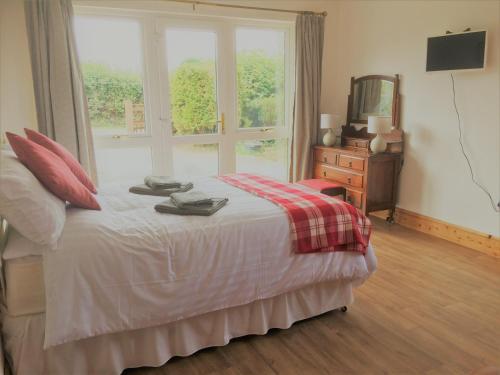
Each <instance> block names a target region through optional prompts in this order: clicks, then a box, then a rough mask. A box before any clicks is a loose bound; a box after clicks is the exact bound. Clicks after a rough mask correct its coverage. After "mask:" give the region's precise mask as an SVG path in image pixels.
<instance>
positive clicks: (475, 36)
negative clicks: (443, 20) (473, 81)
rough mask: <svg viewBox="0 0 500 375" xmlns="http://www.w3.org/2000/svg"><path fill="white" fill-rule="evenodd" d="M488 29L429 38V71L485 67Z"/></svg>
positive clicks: (427, 69) (427, 67)
mask: <svg viewBox="0 0 500 375" xmlns="http://www.w3.org/2000/svg"><path fill="white" fill-rule="evenodd" d="M485 62H486V31H484V30H481V31H467V32H463V33H456V34H446V35H442V36H436V37H431V38H428V39H427V66H426V71H427V72H435V71H446V70H469V69H483V68H484V66H485Z"/></svg>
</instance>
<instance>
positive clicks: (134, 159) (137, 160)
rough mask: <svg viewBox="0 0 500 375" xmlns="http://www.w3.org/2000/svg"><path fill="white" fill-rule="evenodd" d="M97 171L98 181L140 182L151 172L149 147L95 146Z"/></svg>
mask: <svg viewBox="0 0 500 375" xmlns="http://www.w3.org/2000/svg"><path fill="white" fill-rule="evenodd" d="M95 153H96V162H97V173H98V176H99V182H100V183H106V182H131V183H136V184H141V183H142V181H144V177H145V176H147V175H149V174H152V160H151V148H149V147H133V148H132V147H128V148H97V149H96V151H95Z"/></svg>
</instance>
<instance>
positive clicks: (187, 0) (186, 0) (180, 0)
mask: <svg viewBox="0 0 500 375" xmlns="http://www.w3.org/2000/svg"><path fill="white" fill-rule="evenodd" d="M163 1H171V2H174V3H184V4H191V5H192V6H193V10H195V7H196V5H208V6H214V7H223V8H238V9H252V10H266V11H269V12H283V13H295V14H317V15H321V16H324V17H326V16H327V15H328V13H327V12H320V13H316V12H310V11H305V10H290V9H278V8H263V7H251V6H246V5H232V4H222V3H210V2H207V1H194V0H163Z"/></svg>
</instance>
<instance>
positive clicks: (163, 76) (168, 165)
mask: <svg viewBox="0 0 500 375" xmlns="http://www.w3.org/2000/svg"><path fill="white" fill-rule="evenodd" d="M165 30H166V25H165V22H164V20H162V19H157V22H156V26H155V35H156V38H155V40H156V43H155V47H156V61H157V62H158V76H157V82H158V86H159V90H158V92H159V95H158V97H159V100H160V105H159V117H158V120H159V123H160V127H161V131H160V132H159V134H161V137H162V138H163V142H162V144H163V152H162V157H163V159H164V163H165V164H164V168H165V174H167V175H173V171H174V166H173V151H172V146H173V137H172V114H171V111H170V94H169V81H168V62H167V51H166V44H165V43H166V40H165V39H166V38H165Z"/></svg>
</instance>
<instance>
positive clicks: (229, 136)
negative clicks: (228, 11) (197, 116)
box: [218, 22, 238, 174]
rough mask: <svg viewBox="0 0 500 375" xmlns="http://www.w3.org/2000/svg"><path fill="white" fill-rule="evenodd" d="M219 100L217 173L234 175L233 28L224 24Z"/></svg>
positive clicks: (234, 94)
mask: <svg viewBox="0 0 500 375" xmlns="http://www.w3.org/2000/svg"><path fill="white" fill-rule="evenodd" d="M218 36H219V48H218V56H219V65H218V76H219V79H218V81H219V85H220V87H219V98H220V111H221V112H223V113H224V116H225V126H224V128H225V130H224V134H222V137H223V141H222V142H221V143H220V146H219V147H220V156H219V160H220V161H219V173H220V174H226V173H234V172H235V170H236V157H235V153H234V147H235V144H236V132H237V117H238V116H237V113H236V111H237V109H236V63H235V61H236V60H235V53H234V26H233V25H232V24H231V23H229V22H225V23H222V24H221V26H220V28H219V33H218Z"/></svg>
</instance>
